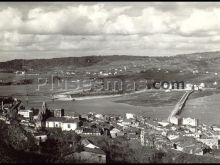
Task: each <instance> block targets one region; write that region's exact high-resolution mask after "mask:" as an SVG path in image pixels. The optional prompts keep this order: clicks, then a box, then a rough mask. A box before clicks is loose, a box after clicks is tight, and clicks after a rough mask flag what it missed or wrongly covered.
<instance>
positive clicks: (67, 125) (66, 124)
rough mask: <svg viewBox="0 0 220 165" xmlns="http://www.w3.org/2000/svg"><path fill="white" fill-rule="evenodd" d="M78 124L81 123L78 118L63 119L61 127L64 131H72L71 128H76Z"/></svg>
mask: <svg viewBox="0 0 220 165" xmlns="http://www.w3.org/2000/svg"><path fill="white" fill-rule="evenodd" d="M78 124H79V120H78V119H69V120H66V121H63V122H62V125H61V127H62V130H63V131H71V130H76V128H77V127H78Z"/></svg>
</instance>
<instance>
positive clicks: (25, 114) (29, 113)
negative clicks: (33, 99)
mask: <svg viewBox="0 0 220 165" xmlns="http://www.w3.org/2000/svg"><path fill="white" fill-rule="evenodd" d="M18 114H19V115H21V116H23V117H24V118H28V119H32V118H33V116H34V115H33V110H19V111H18Z"/></svg>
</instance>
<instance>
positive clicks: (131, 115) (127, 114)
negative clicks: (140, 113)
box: [125, 113, 135, 119]
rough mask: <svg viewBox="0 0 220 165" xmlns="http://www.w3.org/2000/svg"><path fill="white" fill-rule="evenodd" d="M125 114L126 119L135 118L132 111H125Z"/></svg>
mask: <svg viewBox="0 0 220 165" xmlns="http://www.w3.org/2000/svg"><path fill="white" fill-rule="evenodd" d="M125 116H126V119H134V118H135V114H133V113H126V114H125Z"/></svg>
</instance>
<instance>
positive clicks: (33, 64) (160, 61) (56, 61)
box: [0, 52, 220, 71]
mask: <svg viewBox="0 0 220 165" xmlns="http://www.w3.org/2000/svg"><path fill="white" fill-rule="evenodd" d="M207 60H210V61H207ZM216 60H217V61H216ZM143 61H145V63H147V64H149V65H150V66H152V67H153V66H154V67H163V66H167V69H169V67H171V65H180V66H183V67H184V66H185V67H190V66H191V67H192V65H194V66H197V67H199V68H200V67H207V65H208V63H210V62H213V64H216V63H218V62H220V52H203V53H193V54H182V55H177V56H170V57H149V56H127V55H112V56H85V57H64V58H52V59H31V60H23V59H16V60H11V61H6V62H0V69H2V70H13V71H15V70H22V69H24V68H32V69H34V70H45V69H46V70H48V69H53V68H57V67H58V68H62V69H68V68H71V69H72V68H79V67H92V66H94V67H97V66H108V65H111V64H113V65H117V64H118V65H121V64H124V63H126V62H127V63H131V62H133V63H135V62H137V63H138V62H143ZM183 63H184V65H183Z"/></svg>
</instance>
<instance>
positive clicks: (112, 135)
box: [110, 128, 121, 138]
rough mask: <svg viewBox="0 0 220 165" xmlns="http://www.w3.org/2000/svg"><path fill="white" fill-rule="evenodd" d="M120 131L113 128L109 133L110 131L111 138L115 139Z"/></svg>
mask: <svg viewBox="0 0 220 165" xmlns="http://www.w3.org/2000/svg"><path fill="white" fill-rule="evenodd" d="M120 132H121V131H120V130H119V129H117V128H113V129H112V130H111V131H110V134H111V137H112V138H116V137H117V134H118V133H120Z"/></svg>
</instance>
